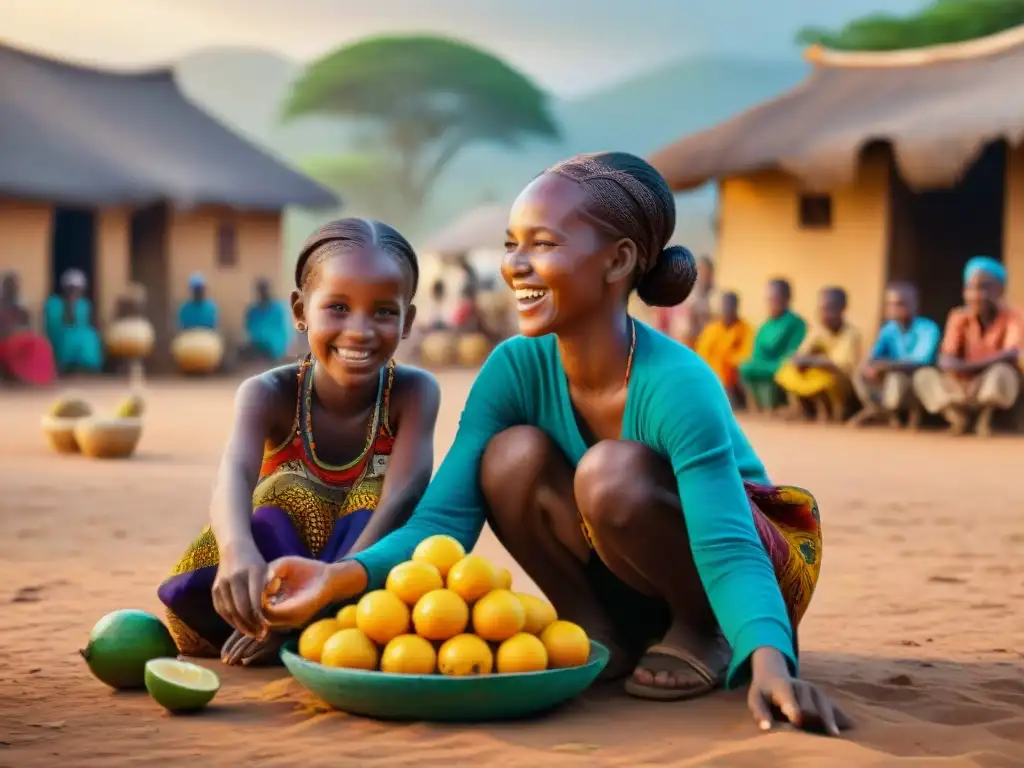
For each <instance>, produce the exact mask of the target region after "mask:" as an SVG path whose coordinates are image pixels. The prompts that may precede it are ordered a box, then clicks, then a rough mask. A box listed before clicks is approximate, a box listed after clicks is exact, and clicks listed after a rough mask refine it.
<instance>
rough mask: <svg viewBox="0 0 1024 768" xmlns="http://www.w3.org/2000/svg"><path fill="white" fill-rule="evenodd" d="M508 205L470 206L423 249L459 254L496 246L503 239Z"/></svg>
mask: <svg viewBox="0 0 1024 768" xmlns="http://www.w3.org/2000/svg"><path fill="white" fill-rule="evenodd" d="M508 210H509V209H508V206H507V205H498V204H497V203H489V204H487V205H481V206H479V207H478V208H473V209H472V210H469V211H467V212H466V213H464V214H462V215H461V216H459V217H458V218H457V219H455V221H453V222H451V223H450V224H449V225H448V226H446V227H444V228H443V229H441V230H440V231H439V232H436V233H435V234H434V236H433V237H431V238H430V239H429V240H427V242H426V243H425V247H424V250H426V251H433V252H434V253H438V254H441V255H442V256H460V255H462V254H465V253H469V252H470V251H475V250H477V249H482V248H491V249H498V248H501V247H502V244H503V243H504V242H505V240H504V237H505V228H506V227H507V226H508Z"/></svg>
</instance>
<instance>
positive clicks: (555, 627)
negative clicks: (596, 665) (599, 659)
mask: <svg viewBox="0 0 1024 768" xmlns="http://www.w3.org/2000/svg"><path fill="white" fill-rule="evenodd" d="M540 641H541V642H542V643H544V647H545V648H546V649H547V652H548V666H550V667H551V668H552V669H564V668H565V667H582V666H583V665H584V664H586V663H587V659H588V658H590V638H589V637H587V633H586V632H584V631H583V627H581V626H579V625H578V624H573V623H572V622H571V621H561V620H559V621H556V622H554V623H552V624H551V625H549V626H548V628H547V629H545V630H544V631H543V632H541V633H540Z"/></svg>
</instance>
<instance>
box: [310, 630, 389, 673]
mask: <svg viewBox="0 0 1024 768" xmlns="http://www.w3.org/2000/svg"><path fill="white" fill-rule="evenodd" d="M377 658H378V653H377V646H376V645H374V644H373V641H372V640H371V639H370V638H368V637H367V636H366V635H365V634H363V633H362V632H360V631H359V630H358V629H341V630H338V631H337V632H335V633H334V634H333V635H331V636H330V637H329V638H328V639H327V642H326V643H324V649H323V652H322V653H321V654H320V663H321V664H323V665H324V666H325V667H346V668H348V669H368V670H371V671H372V670H375V669H377Z"/></svg>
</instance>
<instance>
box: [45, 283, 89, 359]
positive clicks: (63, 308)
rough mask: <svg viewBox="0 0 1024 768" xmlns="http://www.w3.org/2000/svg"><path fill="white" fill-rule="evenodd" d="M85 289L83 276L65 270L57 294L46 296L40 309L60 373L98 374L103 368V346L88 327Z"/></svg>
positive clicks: (85, 284)
mask: <svg viewBox="0 0 1024 768" xmlns="http://www.w3.org/2000/svg"><path fill="white" fill-rule="evenodd" d="M87 287H88V281H87V280H86V277H85V274H84V273H83V272H82V271H81V270H78V269H69V270H67V271H66V272H65V273H64V274H63V275H61V278H60V288H61V291H60V293H55V294H53V295H52V296H50V298H48V299H47V300H46V304H45V306H44V307H43V319H44V323H45V326H46V336H47V338H49V340H50V344H51V345H52V346H53V355H54V358H55V360H56V362H57V370H58V371H59V372H60V373H69V372H72V371H78V372H84V373H98V372H99V371H100V369H101V368H103V344H102V342H101V341H100V335H99V333H97V331H96V328H95V327H94V326H93V324H92V302H91V301H89V299H87V298H86V297H85V289H86V288H87Z"/></svg>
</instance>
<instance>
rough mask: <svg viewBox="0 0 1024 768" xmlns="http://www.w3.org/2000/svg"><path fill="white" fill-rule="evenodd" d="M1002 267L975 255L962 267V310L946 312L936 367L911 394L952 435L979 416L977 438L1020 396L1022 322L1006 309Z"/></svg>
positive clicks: (921, 373) (921, 375)
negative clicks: (937, 415) (937, 416)
mask: <svg viewBox="0 0 1024 768" xmlns="http://www.w3.org/2000/svg"><path fill="white" fill-rule="evenodd" d="M1005 288H1006V267H1004V266H1003V265H1002V264H1001V263H1000V262H998V261H996V260H995V259H993V258H990V257H988V256H975V257H974V258H972V259H970V260H969V261H968V262H967V265H966V266H965V267H964V305H963V306H962V307H957V308H955V309H953V310H952V311H951V312H950V313H949V318H948V319H947V320H946V330H945V333H944V334H943V336H942V345H941V347H940V348H939V364H938V367H937V368H922V369H920V370H918V371H917V373H915V374H914V392H915V394H917V397H918V399H919V400H920V401H921V404H922V405H923V406H924V408H925V410H927V411H928V412H929V413H941V414H942V416H943V417H944V418H945V419H946V421H948V422H949V425H950V431H952V432H953V433H954V434H962V433H963V432H965V431H966V430H967V426H968V421H969V418H970V416H972V415H973V414H974V413H977V414H978V420H977V422H976V425H975V429H976V431H977V432H978V434H979V435H987V434H989V433H990V432H991V431H992V418H993V416H994V414H995V413H996V412H997V411H1004V410H1008V409H1010V408H1012V407H1013V406H1014V405H1015V404H1016V402H1017V398H1018V397H1019V396H1020V387H1021V375H1020V367H1019V365H1020V360H1021V351H1022V346H1024V320H1022V318H1021V315H1020V313H1019V312H1018V311H1017V310H1015V309H1013V308H1012V307H1009V306H1007V304H1006V302H1005V300H1004V297H1003V293H1004V291H1005Z"/></svg>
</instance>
